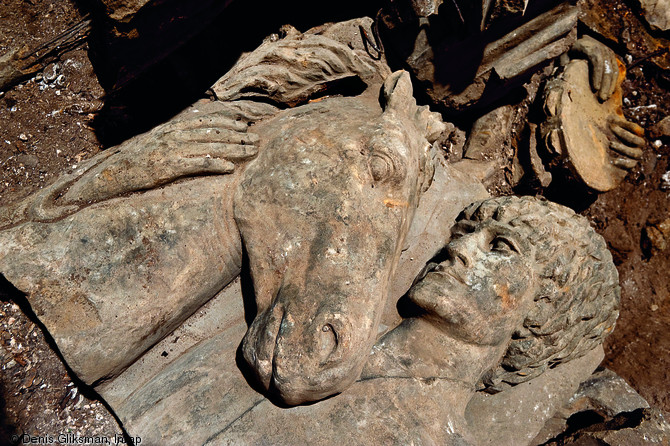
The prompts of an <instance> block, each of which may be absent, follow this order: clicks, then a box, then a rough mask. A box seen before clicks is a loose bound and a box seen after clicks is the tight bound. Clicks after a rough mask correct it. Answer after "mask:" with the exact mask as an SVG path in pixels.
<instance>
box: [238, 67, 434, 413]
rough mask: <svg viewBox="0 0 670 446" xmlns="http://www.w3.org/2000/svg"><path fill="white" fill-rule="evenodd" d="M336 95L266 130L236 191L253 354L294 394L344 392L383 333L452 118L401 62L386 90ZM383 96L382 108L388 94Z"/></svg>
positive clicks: (295, 399)
mask: <svg viewBox="0 0 670 446" xmlns="http://www.w3.org/2000/svg"><path fill="white" fill-rule="evenodd" d="M367 96H369V97H366V96H365V95H363V96H361V97H355V98H328V99H324V100H321V101H319V102H312V103H309V104H307V105H303V106H301V107H297V108H295V109H291V110H288V111H285V112H283V113H281V114H280V115H278V116H277V117H276V118H273V119H271V120H269V121H267V122H265V123H263V124H261V126H262V127H260V128H259V129H258V133H259V134H260V135H261V144H262V146H263V147H264V148H263V150H262V151H261V153H260V155H259V156H258V158H257V159H256V160H255V161H254V162H253V163H252V164H251V165H250V166H249V167H248V169H247V170H246V172H245V174H244V178H243V180H242V182H241V183H240V186H239V188H238V190H237V193H236V196H235V208H234V209H235V219H236V221H237V223H238V225H239V229H240V232H241V234H242V238H243V241H244V245H245V248H246V250H247V253H248V256H249V264H250V269H251V276H252V279H253V284H254V289H255V294H256V304H257V309H258V313H257V315H256V318H255V320H254V321H253V323H252V324H251V326H250V328H249V330H248V332H247V334H246V336H245V338H244V341H243V347H242V348H243V353H244V357H245V358H246V360H247V362H248V363H249V364H250V365H251V367H252V368H253V369H254V370H255V372H256V374H257V376H258V378H259V379H260V381H261V383H262V384H263V385H264V386H265V388H266V389H269V390H271V391H274V392H277V393H278V394H279V396H280V397H281V398H282V399H283V400H284V401H285V402H286V403H288V404H299V403H302V402H305V401H313V400H317V399H321V398H324V397H326V396H329V395H332V394H334V393H337V392H340V391H342V390H343V389H345V388H346V387H347V386H349V385H350V384H351V383H352V382H353V381H354V380H355V379H356V378H357V377H358V375H359V374H360V371H361V369H362V367H363V364H364V362H365V359H366V357H367V355H368V353H369V351H370V348H371V346H372V345H373V343H374V342H375V339H376V337H377V326H378V324H379V320H380V317H381V313H382V309H383V307H384V304H385V302H386V300H387V297H388V290H389V284H390V282H391V280H392V278H393V276H394V271H395V268H396V266H397V264H398V258H399V257H400V253H401V250H402V248H403V243H404V239H405V236H406V235H407V232H408V230H409V227H410V225H411V222H412V219H413V216H414V210H415V209H416V207H417V205H418V202H419V198H420V196H421V194H422V192H423V191H425V190H426V189H427V188H428V186H429V184H430V181H431V180H432V175H433V171H434V169H433V165H432V163H433V161H432V157H431V144H430V141H432V140H434V139H435V137H436V136H437V135H438V134H439V133H440V132H441V130H442V129H443V126H444V124H442V123H441V121H440V120H439V118H437V117H436V115H435V114H433V113H431V112H429V111H428V109H427V107H417V105H416V102H415V101H414V99H413V97H412V87H411V83H410V80H409V76H408V75H407V73H405V72H397V73H394V74H392V75H391V76H389V78H388V79H387V80H386V82H385V83H384V86H383V89H382V94H381V96H380V97H381V99H380V100H379V101H378V100H377V97H376V95H374V96H373V95H367ZM379 102H381V108H380V104H379Z"/></svg>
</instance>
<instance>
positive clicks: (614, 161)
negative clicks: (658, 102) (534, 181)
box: [542, 59, 645, 192]
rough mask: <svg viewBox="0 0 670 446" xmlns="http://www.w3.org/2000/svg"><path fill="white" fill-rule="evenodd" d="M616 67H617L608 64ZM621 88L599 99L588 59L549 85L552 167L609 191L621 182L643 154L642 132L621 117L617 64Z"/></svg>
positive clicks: (546, 131) (547, 132)
mask: <svg viewBox="0 0 670 446" xmlns="http://www.w3.org/2000/svg"><path fill="white" fill-rule="evenodd" d="M609 70H615V67H611V66H610V67H609ZM619 73H620V74H619V77H618V80H617V86H616V89H615V90H614V92H613V94H612V95H611V96H610V97H609V99H607V100H605V101H604V102H600V100H599V99H598V97H596V95H594V94H593V92H592V90H591V83H590V81H589V66H588V62H586V61H585V60H579V59H575V60H573V61H571V62H570V63H569V64H568V65H567V66H566V67H565V70H564V71H563V72H562V73H561V74H560V75H559V76H558V77H557V78H556V79H555V80H553V81H552V82H550V83H548V84H547V87H546V89H545V99H544V100H545V113H546V114H547V116H548V119H547V122H546V123H545V124H544V126H543V128H542V136H543V139H544V142H545V148H546V154H545V157H546V158H548V159H546V160H545V162H546V163H547V164H548V166H549V168H550V169H552V170H554V169H557V168H558V169H562V168H565V167H567V168H568V169H569V170H570V172H571V173H572V174H573V175H574V176H575V177H576V178H577V179H578V180H580V181H582V182H583V183H584V184H586V185H587V186H589V187H590V188H592V189H595V190H596V191H600V192H605V191H608V190H611V189H613V188H615V187H616V186H618V185H619V184H620V183H621V182H622V181H623V179H624V178H625V176H626V174H627V173H628V171H629V170H631V169H632V168H634V167H635V166H636V165H637V160H639V159H641V158H642V150H641V149H640V147H642V146H643V145H644V144H645V140H644V138H643V137H642V136H643V135H644V130H643V129H642V128H641V127H640V126H638V125H636V124H634V123H631V122H629V121H627V120H626V119H625V118H624V117H623V111H622V105H621V100H622V95H621V82H622V81H623V77H624V75H625V70H624V68H623V65H622V64H620V66H619Z"/></svg>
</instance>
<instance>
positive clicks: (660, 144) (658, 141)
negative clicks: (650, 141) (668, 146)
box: [654, 139, 663, 149]
mask: <svg viewBox="0 0 670 446" xmlns="http://www.w3.org/2000/svg"><path fill="white" fill-rule="evenodd" d="M662 145H663V143H662V142H661V140H660V139H657V140H656V141H654V147H656V148H657V149H658V148H659V147H661V146H662Z"/></svg>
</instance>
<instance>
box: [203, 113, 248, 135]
mask: <svg viewBox="0 0 670 446" xmlns="http://www.w3.org/2000/svg"><path fill="white" fill-rule="evenodd" d="M196 127H197V128H204V127H212V128H221V129H228V130H233V131H236V132H242V133H244V132H246V131H247V128H248V126H247V124H246V123H244V122H242V121H236V120H235V119H231V118H230V117H228V116H226V115H222V114H221V113H215V114H208V115H203V116H199V117H198V118H197V126H196Z"/></svg>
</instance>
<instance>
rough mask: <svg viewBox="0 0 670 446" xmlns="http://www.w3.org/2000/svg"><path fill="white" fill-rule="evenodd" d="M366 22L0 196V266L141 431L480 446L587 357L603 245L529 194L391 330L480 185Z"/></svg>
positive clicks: (609, 318) (186, 437) (478, 211)
mask: <svg viewBox="0 0 670 446" xmlns="http://www.w3.org/2000/svg"><path fill="white" fill-rule="evenodd" d="M371 23H372V21H371V20H370V19H362V20H356V21H351V22H345V23H340V24H331V25H326V26H323V27H320V28H316V29H314V30H311V31H309V32H307V33H304V34H301V33H298V32H297V31H295V30H293V29H291V28H285V29H284V30H283V33H284V36H283V37H282V38H278V37H276V36H275V37H272V38H269V39H268V40H266V41H265V42H264V43H263V45H261V47H260V48H258V49H257V50H255V51H254V52H252V53H250V54H247V55H245V56H244V57H243V58H242V59H241V60H240V61H239V62H238V64H237V65H236V66H235V67H234V68H233V69H232V70H231V71H230V72H229V73H228V74H226V75H225V76H224V77H223V78H221V79H220V80H219V81H218V82H217V83H216V84H215V85H214V86H213V91H214V92H215V94H216V97H217V98H218V100H216V101H211V102H209V101H204V102H199V103H196V104H194V105H193V106H192V107H190V108H189V109H187V110H185V111H184V112H183V113H182V114H180V115H179V116H177V117H176V118H175V119H173V120H172V121H170V122H168V123H166V124H164V125H161V126H159V127H157V128H155V129H154V130H152V131H150V132H148V133H146V134H143V135H139V136H137V137H135V138H133V139H131V140H129V141H127V142H126V143H124V144H122V145H120V146H118V147H115V148H112V149H109V150H107V151H105V152H104V153H102V154H100V155H98V156H96V157H94V158H92V159H91V160H89V161H87V162H85V163H82V165H80V166H78V167H77V168H75V170H73V171H72V172H69V173H66V174H65V175H63V176H62V177H61V178H59V179H58V180H57V181H56V182H54V183H53V184H52V185H50V186H48V187H46V188H45V189H44V190H42V191H40V192H38V193H37V194H35V195H34V196H32V197H29V198H28V199H26V200H24V201H23V202H21V203H18V204H17V205H15V206H13V207H11V208H3V209H0V272H1V273H2V274H3V276H4V277H5V278H6V279H7V280H8V281H9V282H11V283H12V284H13V286H15V287H16V288H17V289H18V290H19V291H21V292H22V293H25V294H26V295H27V300H28V302H29V304H30V306H31V307H32V309H33V310H34V311H35V314H36V315H37V316H38V318H39V319H40V320H41V321H42V322H43V324H44V325H45V327H46V329H47V330H48V331H49V332H50V333H51V335H52V336H53V338H54V340H55V342H56V344H57V345H58V348H59V349H60V351H61V353H62V355H63V357H64V359H65V360H66V361H67V363H68V365H69V366H70V367H71V369H72V370H73V371H74V373H76V374H77V375H78V376H79V377H80V378H81V379H82V380H83V381H84V382H85V383H87V384H91V385H93V386H94V387H95V388H96V390H97V391H98V392H99V393H100V394H101V395H102V396H103V397H104V398H105V399H106V401H107V402H108V404H109V405H110V407H111V408H113V409H114V411H115V412H116V414H117V415H118V416H119V418H120V419H121V420H122V421H123V423H124V426H125V427H126V428H127V429H128V430H129V431H130V432H132V433H133V435H140V436H141V437H143V438H148V439H151V441H154V442H165V441H170V442H179V441H182V440H183V441H189V442H191V443H202V444H207V443H211V444H220V443H225V442H239V441H246V442H248V443H251V444H254V443H258V442H268V441H278V442H281V441H282V440H287V441H288V440H291V439H292V438H293V439H295V438H296V435H297V436H298V437H299V436H300V435H303V436H304V438H303V439H304V440H305V441H310V442H311V441H316V440H318V441H322V442H325V443H329V444H332V443H334V442H338V443H339V442H341V440H342V439H343V438H348V439H350V440H352V441H357V442H367V441H372V440H377V441H384V440H387V441H393V442H401V443H402V442H409V441H416V442H419V443H431V442H435V441H437V442H440V443H445V444H467V443H478V442H486V439H485V438H484V437H485V436H486V434H485V433H484V432H483V431H484V430H486V431H488V432H489V433H493V432H500V431H503V432H504V428H500V427H499V426H498V427H495V426H494V425H495V423H493V422H488V423H489V425H490V426H491V427H490V429H475V428H473V427H472V426H475V425H477V424H478V423H479V424H481V425H487V424H486V423H487V421H486V420H487V416H489V415H490V418H488V419H489V420H490V419H500V413H499V412H496V410H497V409H496V407H499V406H500V405H503V406H504V404H506V402H509V401H510V400H509V398H512V399H514V398H524V399H530V400H532V401H533V404H532V405H530V406H529V407H540V406H542V407H544V408H545V409H546V410H544V411H543V414H544V415H541V416H537V417H536V419H534V420H535V421H534V422H533V423H527V425H526V426H525V428H524V430H523V432H522V437H523V438H524V439H526V440H529V439H530V438H532V437H533V436H534V435H535V434H536V433H537V432H538V431H539V429H540V428H541V427H542V425H543V424H544V422H545V421H546V420H547V419H548V418H550V417H551V415H552V413H553V412H554V411H555V410H556V409H557V408H558V407H559V405H560V404H561V402H562V401H563V400H565V399H566V398H568V397H569V396H570V395H571V394H572V393H574V391H575V390H576V388H577V386H578V385H579V383H580V382H581V381H583V380H584V379H586V378H587V377H588V375H589V374H590V373H591V372H592V371H593V369H594V368H595V366H596V365H597V363H598V362H599V359H600V357H601V356H600V355H601V353H600V352H599V351H598V349H597V347H598V345H599V344H600V343H601V342H602V338H603V336H604V335H605V334H606V333H608V332H609V331H610V330H611V329H612V327H613V324H614V320H615V319H616V315H617V304H618V286H617V276H616V270H615V269H614V267H613V265H612V263H611V256H610V255H609V253H608V252H607V250H606V249H605V247H604V243H603V241H602V240H601V239H600V238H598V237H597V236H596V235H595V233H594V232H593V230H592V229H590V228H589V227H588V223H587V222H586V221H585V220H584V219H582V218H579V217H576V216H575V215H574V214H572V213H571V211H568V210H566V209H565V208H562V207H560V206H558V205H554V204H551V203H547V202H537V201H536V200H534V199H527V198H524V199H514V198H504V199H497V200H493V201H485V202H482V203H479V204H477V205H476V206H473V207H470V208H468V209H467V210H466V211H465V213H464V214H463V215H464V217H463V218H461V220H460V222H459V224H458V225H457V226H456V232H457V233H458V234H457V237H458V238H456V239H455V240H453V241H452V242H451V244H450V245H448V248H447V250H446V256H447V259H446V260H445V259H444V258H441V257H439V256H438V260H442V261H438V262H437V263H439V265H438V267H437V269H436V270H433V271H430V272H428V274H427V275H425V277H423V278H422V279H421V280H420V281H419V282H418V283H417V284H416V285H415V286H414V288H413V289H412V291H411V292H410V294H409V297H408V299H409V300H410V301H411V303H412V306H414V308H415V310H417V312H416V313H415V314H414V317H407V318H405V319H404V320H402V318H401V317H400V315H399V314H398V311H397V309H396V306H397V303H398V300H399V299H400V298H401V296H403V295H404V294H405V293H406V292H407V290H409V289H410V287H411V286H412V283H413V282H414V281H415V278H416V277H417V276H419V275H420V272H421V271H422V270H424V272H425V265H426V264H428V262H429V260H431V259H432V258H433V257H434V256H435V255H438V253H439V252H440V251H441V249H442V248H443V247H444V246H445V244H446V243H447V242H448V240H449V239H450V238H451V232H450V227H451V224H452V223H453V222H454V221H455V219H456V216H457V215H458V214H459V213H460V212H461V210H462V209H463V208H465V207H466V206H467V205H468V204H470V203H472V202H475V201H477V200H481V199H484V198H486V196H487V193H486V191H485V189H484V187H483V185H482V184H481V181H480V179H479V178H480V177H481V175H479V173H478V171H477V169H476V168H474V169H473V168H472V165H471V164H469V163H467V162H463V163H454V164H453V165H450V164H447V163H446V161H445V159H444V157H443V154H442V153H440V151H439V144H437V143H436V141H438V139H439V138H440V137H443V136H444V135H443V133H444V131H445V129H446V125H445V124H444V123H443V122H442V120H441V117H440V116H439V115H438V114H436V113H434V112H431V111H429V110H428V108H427V107H425V106H424V107H419V106H417V104H416V101H415V99H414V97H413V89H412V84H411V81H410V78H409V75H408V74H407V73H406V72H404V71H396V72H393V73H392V72H391V70H390V69H389V68H388V66H387V65H386V64H385V62H384V61H383V60H376V58H373V57H371V56H370V55H369V54H367V51H366V49H369V48H367V45H368V44H367V43H366V41H365V40H361V39H360V33H359V29H360V28H361V27H363V28H364V29H368V28H369V27H370V26H371ZM329 95H332V97H327V96H329ZM478 175H479V177H478ZM566 228H570V229H566ZM562 231H565V232H562ZM461 233H462V234H461ZM564 234H569V237H570V239H571V240H572V244H570V245H569V246H570V248H569V249H556V246H557V244H558V243H559V241H560V240H562V237H563V235H564ZM243 265H246V266H248V271H249V273H250V276H251V277H250V279H251V280H250V281H249V282H248V283H246V287H245V289H246V291H245V292H243V291H242V289H241V288H240V287H241V285H240V283H241V282H242V281H241V280H239V279H235V278H236V277H237V276H238V275H239V274H240V272H241V271H242V269H243ZM466 269H468V271H469V272H466ZM503 271H506V274H502V272H503ZM249 289H252V290H253V295H252V296H249V295H248V291H249ZM243 294H246V295H244V296H243ZM243 301H245V303H246V307H245V306H244V305H243ZM201 308H202V309H201ZM417 308H418V309H417ZM129 315H130V316H132V317H128V316H129ZM245 315H246V316H247V317H249V318H251V317H252V316H254V318H253V320H251V319H249V320H248V321H246V322H248V325H249V326H248V327H247V324H246V323H245V319H244V317H245ZM394 327H395V328H394ZM245 332H246V334H245ZM385 333H386V334H385ZM173 336H174V338H173ZM168 337H169V338H168ZM168 343H170V345H169V346H168ZM238 347H239V352H238ZM168 350H169V351H170V352H172V353H173V354H172V356H170V354H169V353H168ZM371 351H372V353H370V352H371ZM238 353H239V355H238ZM501 361H502V362H501ZM245 364H246V365H245ZM247 367H250V370H246V368H247ZM243 371H244V373H243ZM557 376H564V377H569V378H570V379H568V380H567V382H566V383H564V384H561V383H560V382H559V381H560V380H558V379H556V377H557ZM247 379H248V381H247ZM525 381H528V387H526V389H527V390H526V392H527V393H525V394H524V393H523V390H518V389H523V387H522V386H517V387H513V388H512V389H508V387H509V386H512V385H515V384H519V383H523V382H525ZM254 388H259V390H260V391H261V393H258V392H257V391H256V390H254ZM478 389H479V390H481V389H488V390H489V391H491V392H499V394H498V395H492V396H490V397H488V396H482V395H481V394H477V393H475V391H476V390H478ZM515 389H516V393H515ZM339 392H344V393H342V394H341V395H339V396H337V397H335V398H331V399H328V400H325V401H320V402H319V403H318V404H314V405H309V406H298V407H294V408H291V409H287V408H284V407H278V406H281V405H285V404H289V405H296V404H300V403H304V402H310V401H315V400H320V399H323V398H325V397H328V396H331V395H333V394H336V393H339ZM519 392H522V393H521V395H522V396H521V397H520V396H519ZM550 394H551V395H552V397H553V400H551V399H552V398H550V397H549V396H548V395H550ZM266 397H267V398H266ZM268 398H272V399H274V401H275V402H276V403H277V404H278V405H274V404H273V403H272V402H271V400H270V399H268ZM277 398H278V400H277ZM550 400H551V401H550ZM389 401H392V404H390V405H389V404H388V402H389ZM445 401H449V403H450V404H449V405H448V407H447V408H445V407H444V406H445V404H444V402H445ZM469 403H470V404H473V407H475V406H477V405H478V404H479V406H481V407H489V408H492V409H491V410H490V411H489V412H487V411H486V410H477V411H474V412H472V413H470V415H468V410H467V407H468V404H469ZM345 412H346V415H345V414H344V413H345ZM383 413H388V414H389V415H388V416H386V417H384V416H381V414H383ZM524 413H525V412H524ZM435 414H438V415H439V416H435ZM429 415H430V416H429ZM315 419H319V420H321V421H322V423H321V424H322V426H323V427H321V428H320V429H319V431H318V432H311V431H309V430H308V429H307V427H305V426H308V424H306V423H313V420H315ZM390 419H392V420H393V421H392V422H391V421H389V420H390ZM287 420H290V422H288V421H287ZM352 423H353V424H352ZM492 423H493V424H492ZM287 425H291V426H303V429H302V433H300V432H299V431H298V432H295V431H293V430H291V432H289V431H288V430H287V429H286V426H287ZM353 425H355V426H356V429H352V428H351V426H353ZM496 429H497V430H496ZM380 439H381V440H380ZM292 441H295V440H292ZM524 441H525V440H524Z"/></svg>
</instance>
